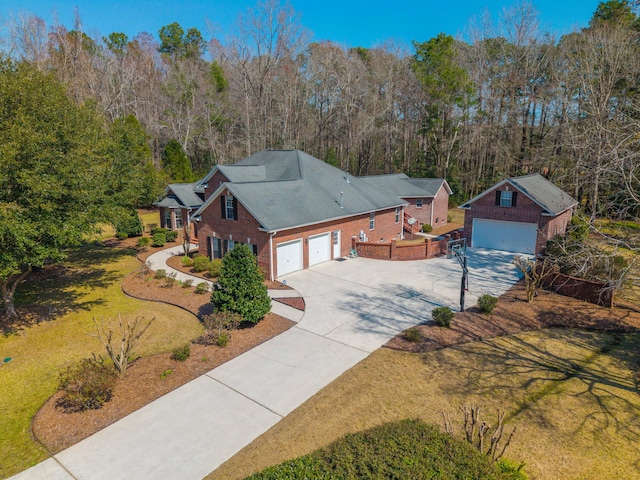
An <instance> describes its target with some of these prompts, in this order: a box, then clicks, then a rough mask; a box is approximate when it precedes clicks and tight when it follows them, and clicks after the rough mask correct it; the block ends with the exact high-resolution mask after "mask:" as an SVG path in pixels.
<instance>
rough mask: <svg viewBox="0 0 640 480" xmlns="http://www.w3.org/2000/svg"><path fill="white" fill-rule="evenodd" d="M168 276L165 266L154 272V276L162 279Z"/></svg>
mask: <svg viewBox="0 0 640 480" xmlns="http://www.w3.org/2000/svg"><path fill="white" fill-rule="evenodd" d="M166 276H167V271H166V270H165V269H164V268H159V269H158V270H156V273H154V274H153V278H155V279H157V280H160V279H162V278H165V277H166Z"/></svg>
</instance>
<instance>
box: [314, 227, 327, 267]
mask: <svg viewBox="0 0 640 480" xmlns="http://www.w3.org/2000/svg"><path fill="white" fill-rule="evenodd" d="M329 260H331V232H327V233H323V234H321V235H315V236H313V237H309V266H311V265H317V264H318V263H322V262H328V261H329Z"/></svg>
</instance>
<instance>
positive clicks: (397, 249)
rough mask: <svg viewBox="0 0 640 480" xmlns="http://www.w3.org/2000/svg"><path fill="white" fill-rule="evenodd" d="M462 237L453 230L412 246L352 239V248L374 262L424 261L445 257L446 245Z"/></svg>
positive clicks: (359, 254)
mask: <svg viewBox="0 0 640 480" xmlns="http://www.w3.org/2000/svg"><path fill="white" fill-rule="evenodd" d="M461 237H462V233H461V232H460V231H459V230H454V231H453V232H451V233H450V234H447V235H445V236H444V237H442V238H438V239H432V238H425V241H424V242H422V243H418V244H412V245H398V243H397V241H396V240H391V241H390V242H386V243H373V242H360V241H357V240H355V239H354V241H353V248H354V249H355V250H356V252H357V253H358V256H360V257H363V258H373V259H376V260H396V261H406V260H426V259H429V258H435V257H440V256H442V255H446V253H447V245H448V243H449V241H451V240H458V239H459V238H461Z"/></svg>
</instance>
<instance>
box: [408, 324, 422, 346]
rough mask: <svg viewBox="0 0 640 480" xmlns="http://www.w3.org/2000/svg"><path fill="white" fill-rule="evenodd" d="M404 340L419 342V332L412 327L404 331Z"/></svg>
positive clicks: (420, 336)
mask: <svg viewBox="0 0 640 480" xmlns="http://www.w3.org/2000/svg"><path fill="white" fill-rule="evenodd" d="M404 338H405V339H406V340H408V341H409V342H419V341H420V339H421V338H422V335H420V330H418V329H417V328H415V327H413V328H410V329H408V330H405V332H404Z"/></svg>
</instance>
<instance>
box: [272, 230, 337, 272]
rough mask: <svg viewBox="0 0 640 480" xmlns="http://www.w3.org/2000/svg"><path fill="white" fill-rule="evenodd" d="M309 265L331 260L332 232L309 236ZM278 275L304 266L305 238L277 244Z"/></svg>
mask: <svg viewBox="0 0 640 480" xmlns="http://www.w3.org/2000/svg"><path fill="white" fill-rule="evenodd" d="M306 243H307V245H308V250H309V266H310V267H311V266H313V265H317V264H319V263H322V262H328V261H329V260H331V232H327V233H321V234H320V235H313V236H311V237H308V238H307V242H306ZM276 256H277V258H278V261H277V268H278V271H277V276H278V277H281V276H282V275H286V274H288V273H292V272H296V271H298V270H302V269H303V268H304V260H303V240H302V239H298V240H293V241H291V242H283V243H279V244H278V245H277V246H276Z"/></svg>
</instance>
